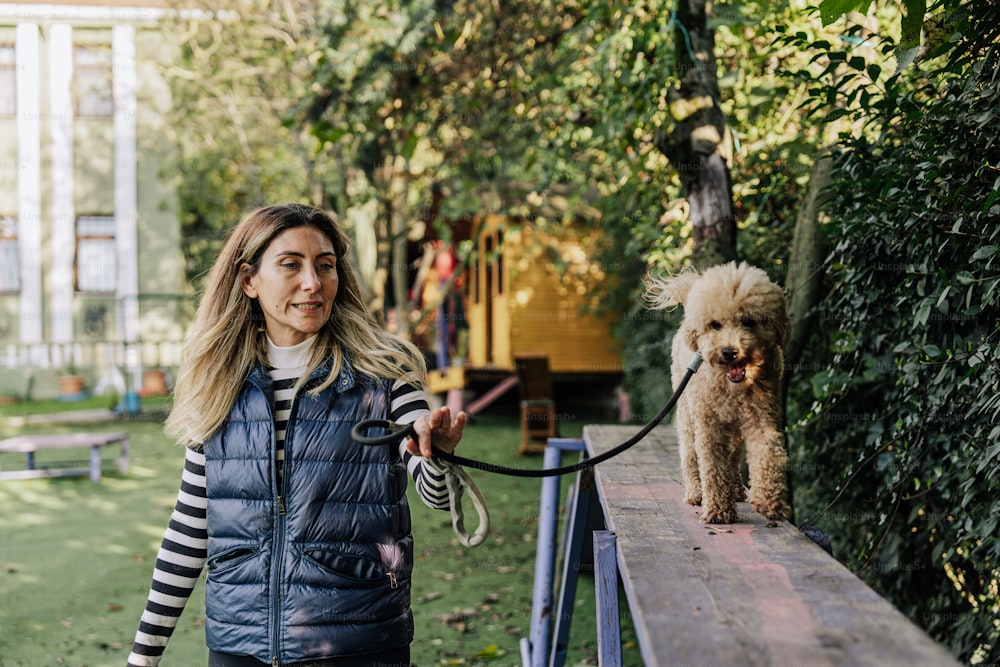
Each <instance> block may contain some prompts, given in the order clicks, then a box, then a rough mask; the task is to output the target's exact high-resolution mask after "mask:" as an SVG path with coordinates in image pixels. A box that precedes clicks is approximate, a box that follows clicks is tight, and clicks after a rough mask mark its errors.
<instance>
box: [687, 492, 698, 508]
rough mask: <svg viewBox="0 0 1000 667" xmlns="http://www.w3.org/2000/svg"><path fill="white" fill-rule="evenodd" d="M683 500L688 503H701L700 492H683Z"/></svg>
mask: <svg viewBox="0 0 1000 667" xmlns="http://www.w3.org/2000/svg"><path fill="white" fill-rule="evenodd" d="M684 502H686V503H687V504H688V505H701V494H700V493H685V494H684Z"/></svg>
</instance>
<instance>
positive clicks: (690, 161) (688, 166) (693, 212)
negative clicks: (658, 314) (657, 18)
mask: <svg viewBox="0 0 1000 667" xmlns="http://www.w3.org/2000/svg"><path fill="white" fill-rule="evenodd" d="M707 7H708V2H707V0H678V3H677V14H676V19H675V21H674V53H675V56H674V63H675V65H676V68H677V71H678V72H680V73H681V83H680V86H679V87H678V88H676V89H672V90H670V91H668V101H669V108H670V114H671V116H673V119H674V121H675V125H674V128H673V130H672V131H671V132H670V133H669V134H660V135H659V136H658V137H657V138H656V147H657V148H658V149H659V150H660V151H661V152H662V153H663V154H664V155H666V156H667V159H668V160H670V163H671V164H672V165H673V167H674V169H676V170H677V172H678V174H680V178H681V185H682V186H683V187H684V191H685V193H686V195H687V199H688V204H689V206H690V216H691V234H692V238H693V240H694V244H695V251H694V255H693V261H694V263H695V265H696V266H697V267H699V268H706V267H708V266H712V265H714V264H721V263H724V262H728V261H732V260H735V259H736V221H735V219H734V217H733V187H732V181H731V179H730V174H729V165H728V164H727V162H726V159H725V156H724V143H725V136H726V119H725V116H724V115H723V113H722V109H721V108H719V104H718V99H719V84H718V80H717V77H716V72H715V68H716V65H715V54H714V49H715V32H714V31H713V30H711V29H709V27H708V13H707Z"/></svg>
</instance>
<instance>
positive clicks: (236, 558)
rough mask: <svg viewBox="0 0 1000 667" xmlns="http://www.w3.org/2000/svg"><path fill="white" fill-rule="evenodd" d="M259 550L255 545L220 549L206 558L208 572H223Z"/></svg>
mask: <svg viewBox="0 0 1000 667" xmlns="http://www.w3.org/2000/svg"><path fill="white" fill-rule="evenodd" d="M259 552H260V549H259V548H257V547H255V546H254V547H247V546H239V547H230V548H228V549H225V550H223V551H220V552H219V553H217V554H215V555H214V556H212V557H211V558H209V559H208V573H209V574H219V573H221V572H225V571H226V570H229V569H231V568H234V567H236V566H237V565H239V564H240V563H243V562H245V561H247V560H249V559H250V558H253V557H254V556H256V555H257V554H258V553H259Z"/></svg>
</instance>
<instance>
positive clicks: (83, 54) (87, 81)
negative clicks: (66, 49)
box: [73, 45, 115, 118]
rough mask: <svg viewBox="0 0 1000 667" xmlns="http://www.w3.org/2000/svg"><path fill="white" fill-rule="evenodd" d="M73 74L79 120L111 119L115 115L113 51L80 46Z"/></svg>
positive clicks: (101, 47) (74, 60)
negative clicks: (112, 70)
mask: <svg viewBox="0 0 1000 667" xmlns="http://www.w3.org/2000/svg"><path fill="white" fill-rule="evenodd" d="M73 71H74V77H75V82H76V90H75V93H76V100H75V102H76V115H77V117H79V118H111V117H112V116H113V115H114V113H115V100H114V97H113V95H112V90H111V47H110V46H105V45H88V46H83V45H77V46H76V47H75V48H74V49H73Z"/></svg>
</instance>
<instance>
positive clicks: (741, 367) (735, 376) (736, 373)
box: [726, 361, 747, 384]
mask: <svg viewBox="0 0 1000 667" xmlns="http://www.w3.org/2000/svg"><path fill="white" fill-rule="evenodd" d="M726 377H727V378H729V381H730V382H732V383H734V384H739V383H740V382H743V381H744V380H746V379H747V362H745V361H741V362H738V363H734V364H726Z"/></svg>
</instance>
